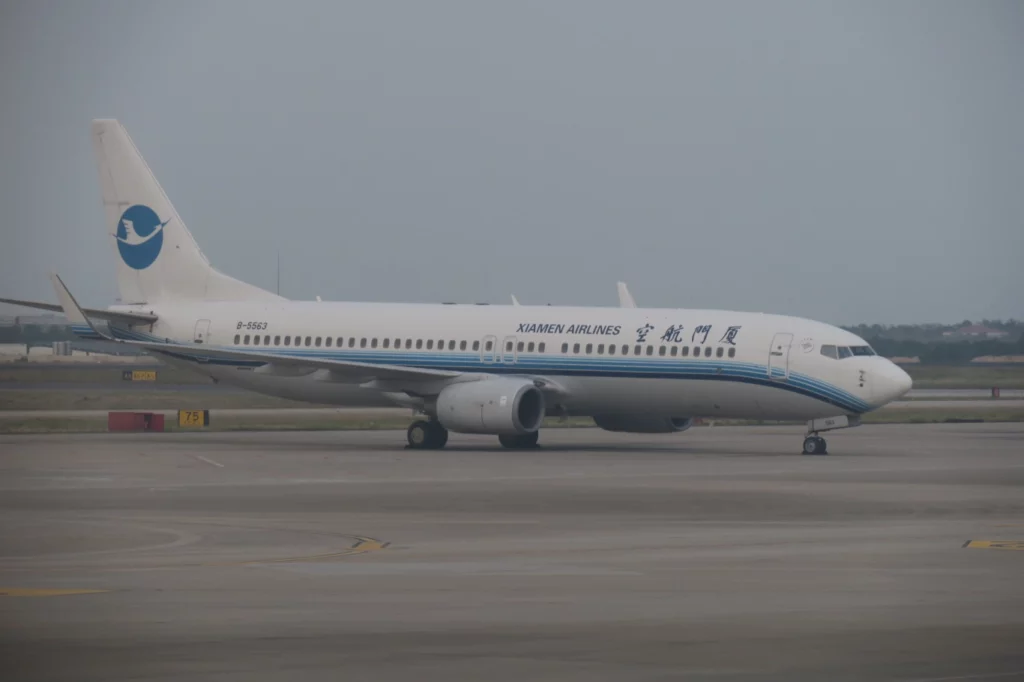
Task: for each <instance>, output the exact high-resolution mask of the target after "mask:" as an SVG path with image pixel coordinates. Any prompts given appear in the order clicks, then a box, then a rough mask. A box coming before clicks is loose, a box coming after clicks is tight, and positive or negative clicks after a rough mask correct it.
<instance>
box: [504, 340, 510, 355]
mask: <svg viewBox="0 0 1024 682" xmlns="http://www.w3.org/2000/svg"><path fill="white" fill-rule="evenodd" d="M505 352H508V353H510V352H512V342H511V341H506V342H505Z"/></svg>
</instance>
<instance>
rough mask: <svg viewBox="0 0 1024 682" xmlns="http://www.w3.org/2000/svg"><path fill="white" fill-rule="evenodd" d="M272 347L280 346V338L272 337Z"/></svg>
mask: <svg viewBox="0 0 1024 682" xmlns="http://www.w3.org/2000/svg"><path fill="white" fill-rule="evenodd" d="M274 345H275V346H280V345H281V337H280V336H275V337H274Z"/></svg>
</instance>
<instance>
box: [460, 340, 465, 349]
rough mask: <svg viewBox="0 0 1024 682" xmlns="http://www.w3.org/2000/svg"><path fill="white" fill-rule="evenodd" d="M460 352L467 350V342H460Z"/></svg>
mask: <svg viewBox="0 0 1024 682" xmlns="http://www.w3.org/2000/svg"><path fill="white" fill-rule="evenodd" d="M459 350H466V342H465V341H459Z"/></svg>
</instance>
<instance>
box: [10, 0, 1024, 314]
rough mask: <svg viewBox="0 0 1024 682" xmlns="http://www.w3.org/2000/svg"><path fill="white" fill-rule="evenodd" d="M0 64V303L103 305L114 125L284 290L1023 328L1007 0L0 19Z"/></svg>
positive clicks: (214, 248)
mask: <svg viewBox="0 0 1024 682" xmlns="http://www.w3.org/2000/svg"><path fill="white" fill-rule="evenodd" d="M0 59H2V62H3V64H4V66H5V68H4V69H3V70H0V93H2V95H3V96H2V97H0V122H2V123H3V125H2V126H0V156H2V158H3V159H4V161H5V162H4V164H3V166H2V171H0V206H3V209H4V219H5V222H6V224H7V228H5V230H4V235H3V238H4V242H3V244H4V247H3V248H2V249H0V296H4V297H13V298H26V299H36V300H43V301H48V302H55V297H54V294H53V292H52V290H51V288H50V285H49V280H48V278H47V273H48V272H50V271H51V270H55V271H57V272H59V273H60V274H61V276H62V277H63V279H64V280H65V281H66V282H67V283H68V285H69V286H70V287H71V288H72V290H73V291H74V292H75V293H76V295H77V296H78V298H79V300H80V301H81V302H82V303H83V304H85V305H91V306H104V305H107V304H109V303H112V302H113V301H114V299H115V298H116V295H117V291H116V282H115V275H114V262H115V261H114V258H115V255H114V249H113V247H112V245H111V238H110V237H109V236H108V235H109V233H110V226H105V225H104V222H105V219H104V215H103V210H102V206H101V203H100V196H99V184H98V181H97V178H96V171H95V167H94V164H93V159H92V150H91V145H90V140H89V122H90V120H91V119H93V118H102V117H112V118H118V119H120V120H121V121H122V122H123V123H124V124H125V126H126V127H127V129H128V131H129V134H131V136H132V137H133V139H134V141H135V143H136V144H137V145H138V147H139V149H140V151H141V152H142V154H143V155H144V156H145V158H146V160H147V161H148V162H149V165H150V166H151V167H152V169H153V171H154V172H155V174H156V176H157V177H158V179H159V180H160V182H161V184H162V185H163V187H164V189H165V190H166V192H167V194H168V195H169V197H170V199H171V201H172V202H173V203H174V205H175V207H176V209H177V210H178V212H179V213H180V215H181V217H182V218H183V220H184V221H185V223H186V224H187V225H188V227H189V229H190V230H191V232H192V233H193V235H194V236H195V238H196V240H197V241H198V243H199V245H200V247H201V248H202V249H203V252H204V253H205V254H206V256H207V257H208V258H209V259H210V261H211V262H212V263H213V264H214V266H215V267H217V268H218V269H220V270H222V271H224V272H226V273H228V274H230V275H232V276H234V277H237V278H240V279H243V280H246V281H248V282H251V283H253V284H256V285H258V286H262V287H264V288H267V289H270V290H274V289H275V281H276V259H277V256H278V254H280V258H281V293H282V294H283V295H284V296H287V297H289V298H301V299H312V298H314V297H315V296H317V295H319V296H321V297H323V298H324V299H325V300H328V299H335V300H366V301H422V302H429V301H433V302H441V301H459V302H467V303H469V302H490V303H493V304H503V303H508V302H509V300H510V299H509V295H510V294H513V293H514V294H515V295H516V296H517V297H518V298H519V300H520V301H521V302H522V303H524V304H544V303H552V304H555V305H603V306H614V305H616V304H617V295H616V290H615V282H616V281H617V280H624V281H626V282H628V284H629V287H630V290H631V292H632V293H633V295H634V297H635V298H636V299H637V301H638V303H639V304H640V305H641V306H654V307H680V308H725V309H734V310H761V311H765V312H772V313H780V314H791V315H799V316H802V317H809V318H813V319H818V320H822V321H826V322H831V323H835V324H844V325H853V324H858V323H868V324H872V323H881V324H895V323H932V322H936V323H955V322H958V321H960V320H963V319H971V320H975V321H980V320H982V319H986V318H987V319H1008V318H1016V319H1022V318H1024V298H1022V297H1021V295H1020V292H1021V291H1022V290H1024V267H1021V256H1022V254H1024V192H1022V191H1021V189H1020V187H1021V185H1022V182H1024V82H1022V79H1021V78H1020V74H1021V73H1024V6H1022V5H1020V4H1019V3H1015V2H985V3H961V2H906V3H898V4H896V3H883V2H874V1H869V2H856V3H854V2H849V3H830V4H822V3H814V2H810V1H805V2H796V1H779V2H774V3H764V4H761V3H738V2H717V3H696V2H694V3H669V2H649V3H638V4H632V3H630V4H627V3H608V2H568V1H567V2H560V3H543V2H520V3H515V4H514V5H504V4H486V3H470V2H441V1H439V2H434V3H430V4H429V5H427V4H417V3H380V4H356V3H351V4H350V3H335V2H329V1H326V0H324V1H317V2H295V3H288V4H285V3H272V2H264V1H259V2H255V1H254V2H246V3H244V4H243V3H241V2H227V1H225V2H217V3H208V2H173V3H171V2H152V3H131V2H106V1H104V2H99V1H97V2H89V3H74V2H64V3H60V2H58V3H47V4H39V3H32V2H10V3H6V4H4V5H3V7H2V8H0ZM22 313H24V314H28V313H29V311H28V310H27V309H19V308H13V307H9V306H0V314H22Z"/></svg>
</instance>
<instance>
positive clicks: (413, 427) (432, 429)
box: [405, 419, 448, 450]
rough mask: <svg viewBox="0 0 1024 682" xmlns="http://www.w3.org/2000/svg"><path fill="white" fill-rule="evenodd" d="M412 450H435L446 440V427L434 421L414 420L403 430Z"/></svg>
mask: <svg viewBox="0 0 1024 682" xmlns="http://www.w3.org/2000/svg"><path fill="white" fill-rule="evenodd" d="M405 436H406V439H407V440H408V441H409V447H410V448H412V449H413V450H435V449H438V448H443V447H444V446H445V444H446V443H447V442H448V429H446V428H444V427H443V426H441V424H440V423H438V422H435V421H429V422H428V421H423V420H422V419H421V420H419V421H414V422H413V423H412V424H410V425H409V429H408V430H407V431H406V432H405Z"/></svg>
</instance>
